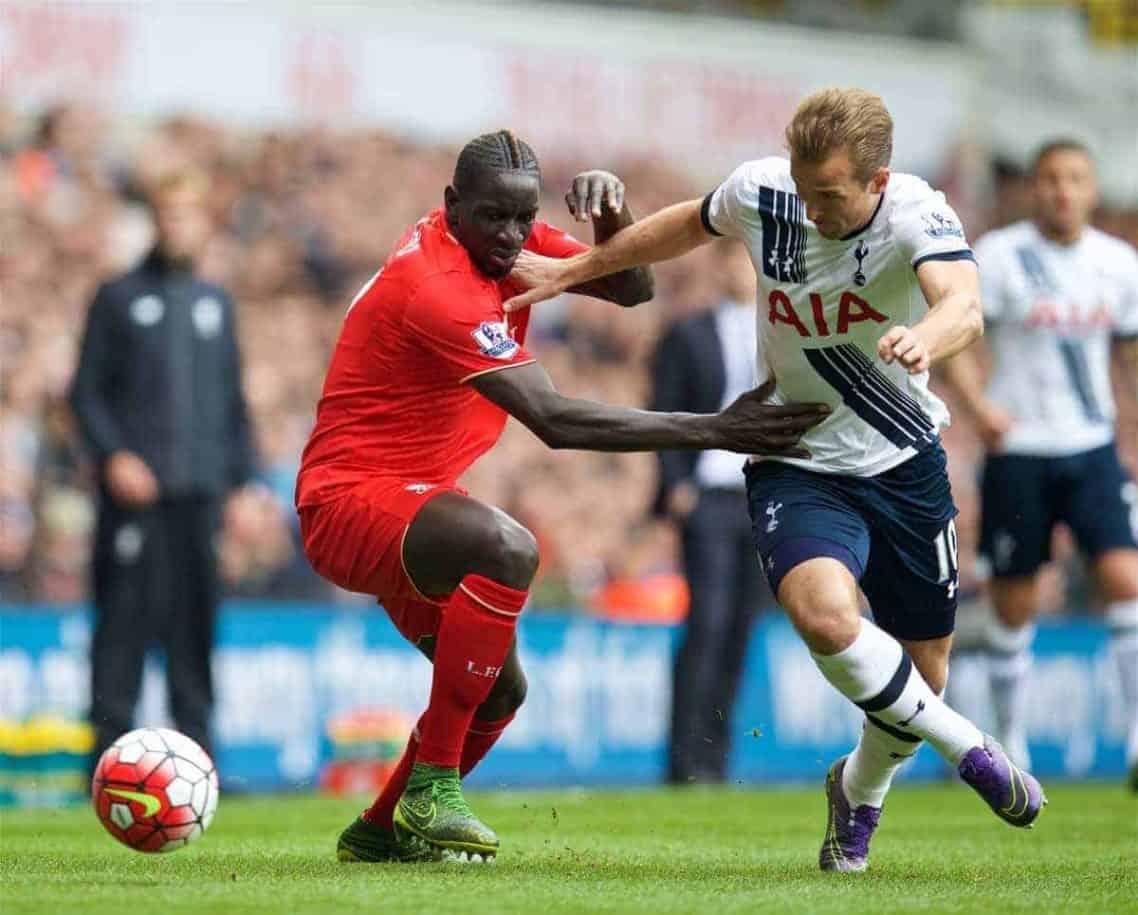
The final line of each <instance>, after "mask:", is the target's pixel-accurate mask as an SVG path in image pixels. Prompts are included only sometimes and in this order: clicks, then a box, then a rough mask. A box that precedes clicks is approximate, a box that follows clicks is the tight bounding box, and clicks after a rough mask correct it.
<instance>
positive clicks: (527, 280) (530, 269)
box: [502, 249, 576, 312]
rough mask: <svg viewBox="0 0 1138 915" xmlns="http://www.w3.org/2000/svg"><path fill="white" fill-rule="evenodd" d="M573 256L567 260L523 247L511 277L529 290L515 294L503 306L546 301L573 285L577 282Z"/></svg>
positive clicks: (506, 307)
mask: <svg viewBox="0 0 1138 915" xmlns="http://www.w3.org/2000/svg"><path fill="white" fill-rule="evenodd" d="M572 264H573V258H567V259H564V260H561V259H558V258H556V257H545V256H544V255H541V254H534V253H533V252H532V251H526V250H524V249H523V250H522V252H521V253H520V254H519V255H518V259H517V260H516V261H514V269H513V270H512V271H511V272H510V279H512V280H515V281H517V282H518V283H519V284H521V285H522V286H526V287H528V289H527V291H526V292H523V293H521V294H520V295H516V296H514V297H513V298H512V299H509V300H507V301H506V303H505V304H504V305H503V306H502V307H503V308H504V310H505V311H507V312H511V311H517V310H518V309H520V308H528V307H529V306H530V305H532V304H534V302H544V301H545V300H546V299H552V298H555V297H557V296H559V295H561V293H563V292H564V291H565V290H566V289H568V288H569V287H570V286H573V285H575V284H576V281H575V280H574V279H573V277H572V270H571V268H572Z"/></svg>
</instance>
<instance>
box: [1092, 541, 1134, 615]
mask: <svg viewBox="0 0 1138 915" xmlns="http://www.w3.org/2000/svg"><path fill="white" fill-rule="evenodd" d="M1095 577H1096V578H1097V579H1098V586H1099V591H1100V593H1101V596H1102V599H1103V600H1104V601H1105V602H1106V603H1108V604H1113V603H1117V602H1119V601H1132V600H1138V550H1131V549H1122V550H1109V551H1107V552H1106V553H1103V554H1102V556H1100V557H1099V558H1098V560H1097V561H1096V563H1095Z"/></svg>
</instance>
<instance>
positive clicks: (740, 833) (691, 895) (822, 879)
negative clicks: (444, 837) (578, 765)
mask: <svg viewBox="0 0 1138 915" xmlns="http://www.w3.org/2000/svg"><path fill="white" fill-rule="evenodd" d="M1049 793H1050V796H1051V805H1050V807H1049V808H1048V809H1047V811H1046V812H1045V813H1044V815H1043V817H1042V818H1041V820H1040V822H1039V825H1038V827H1037V828H1036V829H1034V830H1030V831H1025V830H1017V829H1013V828H1011V827H1009V826H1006V825H1004V824H1003V823H1001V822H999V821H997V820H996V818H995V817H994V816H993V815H992V814H991V813H990V812H989V811H988V810H987V808H985V807H983V806H982V805H981V803H980V801H979V800H978V799H977V798H976V797H975V796H973V795H972V793H971V792H970V791H968V790H967V789H965V788H963V787H961V786H957V785H943V786H932V787H910V786H901V787H899V788H898V789H896V790H895V791H894V793H893V796H892V797H891V798H890V801H889V804H888V807H887V809H886V812H885V816H884V817H883V819H882V825H881V828H880V829H879V830H878V834H877V838H876V840H875V843H874V849H873V858H872V863H871V865H870V870H869V872H868V873H866V874H861V875H837V874H822V873H820V872H819V871H818V870H817V865H816V860H817V854H818V846H819V843H820V840H821V837H822V831H823V826H824V820H825V809H824V802H823V799H822V793H821V790H820V789H817V790H786V791H782V790H743V789H736V790H713V789H690V790H681V791H676V790H661V789H653V790H644V791H622V792H605V791H595V792H594V791H589V792H584V791H573V790H564V791H548V792H530V791H526V792H521V791H518V792H508V791H501V792H494V793H472V794H471V797H470V800H471V802H472V805H473V806H474V809H475V810H476V811H478V812H479V813H480V814H481V815H482V816H483V817H484V818H485V819H486V820H487V822H489V823H491V824H492V825H493V826H495V827H496V828H497V830H498V832H499V833H500V835H501V836H502V837H503V848H502V854H501V856H500V858H499V861H498V863H497V864H495V865H493V866H489V867H487V866H482V867H479V866H475V865H470V866H462V865H456V864H429V865H361V864H354V865H345V864H339V863H337V861H336V860H335V857H334V855H333V848H334V845H335V840H336V835H337V833H338V832H339V830H340V829H341V828H342V827H343V826H344V825H346V824H347V822H348V821H349V820H350V819H351V818H352V817H353V816H354V815H355V814H356V813H357V812H358V810H359V809H360V806H361V805H360V804H359V803H358V802H353V801H350V800H342V799H328V798H321V797H315V796H279V797H261V798H238V797H229V798H227V797H225V796H223V797H222V800H221V806H220V809H219V810H218V814H217V818H216V819H215V820H214V823H213V826H212V828H211V829H210V832H209V833H208V834H207V835H206V836H205V837H204V838H203V839H202V840H201V841H200V842H199V843H198V844H196V845H194V846H191V847H190V848H188V849H185V850H182V851H179V852H177V853H175V854H172V855H156V856H147V855H141V854H137V853H135V852H132V851H129V850H128V849H125V848H122V847H121V846H119V845H117V844H116V843H115V842H114V841H113V840H112V839H111V838H110V837H109V836H107V835H106V834H105V833H104V832H103V830H102V827H101V826H99V824H98V823H97V822H96V821H95V818H94V815H93V814H92V813H91V811H90V810H88V809H87V808H79V809H68V810H61V811H52V810H40V811H4V812H0V911H2V912H3V913H4V915H19V913H28V912H34V913H52V915H54V913H63V912H75V913H79V915H101V913H116V915H121V913H130V915H144V913H159V915H172V913H180V912H193V913H225V915H244V913H250V915H252V913H256V915H263V913H266V912H273V913H275V912H303V913H348V912H368V913H384V915H390V913H403V912H407V913H450V912H455V913H462V915H473V913H479V915H481V913H486V915H490V913H527V915H528V913H538V915H554V913H560V912H581V913H608V912H611V913H621V915H624V913H636V912H651V913H653V915H659V913H678V912H699V913H705V912H706V913H713V915H720V913H728V912H749V913H750V912H779V913H783V912H785V913H800V912H801V913H812V915H813V913H829V912H834V913H842V915H852V913H865V912H868V913H872V915H883V913H894V912H896V913H909V912H912V913H933V912H977V913H979V912H985V913H987V912H999V913H1007V912H1031V913H1036V915H1041V913H1064V915H1071V913H1083V912H1085V913H1088V915H1089V913H1094V915H1104V913H1115V912H1136V913H1138V799H1136V798H1134V797H1133V796H1132V795H1128V794H1126V793H1125V792H1124V791H1123V789H1122V787H1121V786H1119V785H1069V786H1064V785H1057V786H1054V787H1053V788H1052V789H1051V790H1050V792H1049Z"/></svg>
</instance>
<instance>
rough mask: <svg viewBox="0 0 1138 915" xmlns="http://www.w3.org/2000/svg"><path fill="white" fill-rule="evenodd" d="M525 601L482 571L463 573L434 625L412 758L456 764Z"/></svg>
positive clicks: (508, 649) (430, 762) (428, 762)
mask: <svg viewBox="0 0 1138 915" xmlns="http://www.w3.org/2000/svg"><path fill="white" fill-rule="evenodd" d="M525 601H526V592H525V591H518V590H516V589H515V588H509V587H506V586H505V585H501V584H498V582H496V581H491V580H490V579H489V578H483V577H482V576H481V575H467V576H466V578H464V579H463V580H462V581H461V582H460V583H459V586H458V587H457V588H455V591H454V594H452V595H451V598H450V600H449V601H447V605H446V607H445V608H444V610H443V619H442V623H441V624H440V625H439V635H438V641H437V642H436V643H435V670H434V675H433V676H432V678H431V701H430V704H429V705H428V706H427V711H426V713H425V714H424V715H423V719H422V720H423V724H422V727H421V729H420V738H421V741H420V743H419V752H418V753H417V754H416V756H415V761H416V762H421V763H427V764H428V765H432V766H445V767H448V768H458V765H459V763H460V762H461V760H462V745H463V743H464V742H465V740H466V732H467V731H468V730H470V723H471V720H472V719H473V718H474V712H475V711H476V710H477V708H478V706H480V705H481V704H482V703H483V702H484V701H485V700H486V697H487V696H488V695H490V690H491V689H492V688H493V686H494V681H495V680H497V679H498V674H499V673H500V672H501V669H502V664H503V663H505V660H506V655H507V654H508V653H509V651H510V644H511V643H512V642H513V640H514V629H515V628H516V626H517V622H518V616H519V615H520V614H521V612H522V606H523V605H524V604H525Z"/></svg>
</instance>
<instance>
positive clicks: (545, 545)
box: [0, 105, 1138, 618]
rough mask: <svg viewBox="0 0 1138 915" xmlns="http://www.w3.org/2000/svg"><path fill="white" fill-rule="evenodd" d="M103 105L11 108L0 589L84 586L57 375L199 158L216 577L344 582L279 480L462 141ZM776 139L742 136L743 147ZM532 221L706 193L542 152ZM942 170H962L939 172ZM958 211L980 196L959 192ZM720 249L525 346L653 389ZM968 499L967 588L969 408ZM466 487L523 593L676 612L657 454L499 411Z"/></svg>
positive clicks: (41, 596)
mask: <svg viewBox="0 0 1138 915" xmlns="http://www.w3.org/2000/svg"><path fill="white" fill-rule="evenodd" d="M109 126H110V125H109V124H108V123H107V122H106V121H105V120H104V118H103V117H102V116H101V114H100V112H98V111H97V110H94V109H91V108H86V107H83V106H79V105H60V106H58V107H54V108H52V109H51V110H49V111H47V112H44V113H42V114H41V116H39V117H38V118H37V119H34V120H28V119H17V118H15V117H14V116H12V115H11V114H10V113H7V114H6V113H5V112H3V111H0V223H2V226H3V230H2V232H3V235H2V237H3V239H4V243H3V246H2V248H0V284H2V296H0V390H2V393H0V406H2V412H0V600H2V601H32V602H74V601H80V600H83V599H84V598H85V597H86V595H87V588H88V582H87V564H88V558H89V555H88V554H89V543H90V539H91V533H92V522H93V518H94V512H93V505H92V501H91V493H92V486H91V474H92V469H91V467H90V465H89V464H88V463H87V461H86V459H85V457H84V455H83V454H82V451H81V449H80V447H79V445H78V439H77V436H76V434H75V430H74V426H73V422H72V419H71V417H70V415H69V411H68V408H67V406H66V403H65V392H66V390H67V387H68V385H69V383H70V379H71V373H72V371H73V367H74V363H75V358H76V348H77V345H78V341H79V335H80V333H81V332H82V328H83V323H84V315H85V311H86V309H87V307H88V305H89V304H90V301H91V298H92V296H93V294H94V291H95V289H96V287H97V286H98V284H99V283H100V282H101V281H102V280H104V279H106V278H107V277H109V276H110V275H112V274H114V273H117V272H120V271H122V270H124V269H126V268H127V267H129V266H131V265H133V263H135V262H136V261H137V260H138V259H139V258H140V257H141V256H142V255H143V254H144V253H145V251H146V250H147V248H148V246H149V244H150V240H151V231H152V230H151V226H150V222H149V217H148V215H147V211H146V207H145V205H144V204H143V202H142V194H143V189H144V188H145V187H146V186H147V184H148V183H149V182H150V181H152V180H153V179H154V178H156V177H157V176H159V175H162V174H164V173H167V172H170V171H172V170H175V169H179V168H183V167H187V166H193V167H197V168H200V169H203V170H205V171H206V172H207V173H208V174H209V176H210V178H211V185H210V195H211V205H212V208H213V212H214V216H215V218H216V223H217V233H216V235H215V237H214V239H213V241H212V243H211V245H210V248H209V251H208V254H207V256H206V258H205V261H204V264H203V273H204V274H205V275H206V276H207V277H208V278H210V279H213V280H216V281H217V282H219V283H220V284H222V285H223V286H225V287H226V288H228V289H229V290H230V291H231V292H232V293H233V295H234V297H235V299H236V301H237V303H238V308H239V329H240V335H241V341H242V351H243V358H244V363H245V383H246V387H247V391H246V393H247V396H248V399H249V403H250V406H251V409H252V412H253V418H254V423H255V428H256V435H257V444H258V448H259V453H260V459H261V475H262V480H263V482H264V483H266V484H267V486H266V487H263V488H262V489H261V490H260V491H252V492H248V493H245V494H243V495H242V496H241V497H240V498H238V499H235V500H231V501H230V503H229V504H228V506H227V510H226V524H225V533H224V535H223V537H222V541H221V543H219V544H218V548H219V550H220V552H221V556H222V568H223V574H224V577H225V579H226V582H227V587H228V589H229V593H231V594H234V595H242V596H255V597H261V596H263V597H273V598H288V599H304V598H327V597H329V596H332V597H335V598H336V599H342V600H350V599H352V598H350V597H349V596H347V595H343V594H335V595H332V594H330V592H329V588H330V586H328V585H326V584H325V583H323V582H322V581H321V580H319V579H318V578H317V577H316V576H315V575H314V574H313V573H312V572H311V571H310V570H309V569H308V568H307V564H306V561H305V559H304V557H303V555H302V553H301V552H300V550H299V548H298V541H297V526H296V518H295V514H294V512H293V509H292V486H293V481H294V477H295V472H296V468H297V465H298V461H299V456H300V451H301V448H302V447H303V445H304V442H305V440H306V437H307V434H308V430H309V428H310V425H311V423H312V419H313V414H314V409H315V405H316V402H317V400H318V398H319V394H320V387H321V383H322V381H323V376H324V370H325V367H326V362H327V358H328V355H329V353H330V350H331V347H332V345H333V343H334V341H335V338H336V334H337V331H338V328H339V325H340V321H341V318H342V315H343V313H344V310H345V308H346V306H347V303H348V302H349V301H350V299H351V297H352V296H353V295H354V294H355V292H356V290H357V289H358V288H359V287H360V286H361V285H362V284H363V283H364V282H365V281H366V280H367V278H368V277H369V276H370V275H371V274H372V273H374V272H375V270H376V269H377V267H378V266H379V265H380V264H381V263H382V262H383V260H384V259H385V257H386V255H387V253H388V251H389V249H390V247H391V245H392V244H393V243H394V241H395V240H396V239H397V238H398V237H399V235H400V234H401V233H402V232H403V230H404V229H405V228H406V227H407V226H408V225H409V224H411V223H413V222H414V221H415V220H416V219H417V218H418V217H420V216H421V215H423V214H424V213H425V212H426V211H428V210H430V209H432V208H434V207H435V206H437V205H440V204H441V202H442V189H443V187H444V186H445V185H446V184H447V183H448V181H449V179H450V174H451V170H452V168H453V163H454V158H455V155H456V153H457V150H456V149H455V148H451V147H443V146H426V145H422V144H420V143H412V142H409V141H406V140H404V139H402V138H400V137H399V136H395V135H392V134H389V133H384V132H381V131H375V130H372V131H361V132H355V133H331V132H326V131H322V130H303V131H299V130H298V131H293V132H257V133H245V132H240V131H236V130H234V129H232V128H222V127H220V126H218V125H217V124H214V123H210V122H207V121H203V120H197V119H193V118H186V117H182V118H175V119H171V120H168V121H165V122H163V123H161V124H157V125H154V126H152V127H150V128H147V129H145V130H141V131H136V132H135V135H134V140H133V142H131V143H129V144H127V145H126V146H125V147H121V146H119V145H113V144H112V143H111V142H110V139H109V137H110V131H109ZM770 152H773V150H755V154H756V155H760V154H767V153H770ZM538 154H539V156H540V157H541V160H542V167H543V175H544V185H545V198H544V200H543V208H542V217H543V218H544V219H546V220H547V221H549V222H552V223H554V224H556V225H559V226H560V227H562V228H565V229H568V230H569V231H571V232H574V233H576V234H578V235H580V236H582V240H584V241H591V240H592V239H591V237H590V234H591V230H590V229H588V228H587V227H585V228H582V227H580V226H578V225H577V224H574V223H573V222H572V221H571V220H570V218H569V217H568V214H567V212H566V209H565V205H564V202H563V199H562V195H563V193H564V191H565V189H566V188H567V187H568V185H569V183H570V181H571V179H572V177H573V175H574V174H575V173H576V172H577V171H579V170H581V169H584V168H588V167H607V168H611V169H612V170H614V171H616V172H617V174H619V175H620V176H621V178H623V180H624V181H625V183H626V185H627V187H628V198H629V201H630V204H631V206H632V207H633V210H634V212H636V213H640V214H643V213H647V212H650V211H652V210H655V209H657V208H659V207H661V206H663V205H666V204H668V203H672V202H675V201H677V200H681V199H685V198H690V197H694V196H697V195H700V194H702V193H705V192H706V191H707V190H708V188H705V187H702V186H697V185H695V184H693V182H692V180H691V178H690V177H689V176H687V175H686V174H685V173H684V171H683V170H682V168H681V167H680V166H679V165H678V164H677V163H667V162H663V161H654V160H642V161H624V162H615V163H614V162H585V161H563V160H559V159H558V155H557V150H556V149H544V150H542V149H539V150H538ZM925 177H927V178H928V179H929V180H930V181H931V182H932V183H934V184H938V183H939V181H944V182H947V183H948V189H949V194H950V197H951V196H952V191H951V180H950V179H951V176H937V175H928V176H925ZM991 178H992V185H991V191H990V193H989V194H987V195H985V196H984V199H985V200H986V201H988V202H989V204H990V206H989V208H988V210H987V211H986V212H982V213H978V214H975V215H974V216H973V218H971V219H970V220H969V224H968V231H969V235H970V237H971V238H972V239H973V240H975V239H976V238H977V237H978V236H979V235H980V234H981V233H982V232H983V231H984V230H986V229H988V228H991V227H993V226H995V225H1000V224H1004V223H1006V222H1008V221H1011V220H1013V219H1017V218H1021V217H1022V216H1023V215H1025V209H1024V208H1025V206H1026V201H1025V195H1024V179H1023V176H1022V175H1021V174H1020V173H1019V172H1018V170H1017V169H1016V168H1015V167H1014V166H1013V165H1011V164H1009V163H1003V162H993V163H991ZM969 212H972V211H971V210H969ZM1098 222H1099V224H1100V225H1102V226H1103V227H1104V228H1106V229H1107V230H1108V231H1112V232H1114V233H1116V234H1119V235H1122V236H1124V237H1126V238H1127V239H1128V240H1129V241H1130V242H1131V243H1138V212H1134V211H1119V210H1115V211H1104V212H1103V213H1102V214H1101V216H1100V219H1099V220H1098ZM713 263H714V258H713V256H712V255H711V254H710V251H709V249H706V248H705V249H701V250H699V251H697V252H695V253H694V254H693V255H690V256H688V257H686V258H684V259H683V260H681V261H679V262H673V263H670V264H666V265H663V266H660V267H658V268H657V284H656V289H657V296H656V299H655V301H654V302H653V303H651V304H649V305H645V306H642V307H640V308H637V309H635V310H631V311H621V310H618V309H615V308H614V307H613V306H611V305H608V304H606V303H603V302H599V301H594V300H590V299H586V298H582V297H574V296H566V297H563V298H562V299H560V300H558V301H556V302H553V303H547V304H546V305H544V306H542V307H541V309H540V310H539V311H538V312H537V313H536V314H535V316H534V319H533V322H532V324H531V328H532V329H531V332H530V334H531V336H530V343H531V348H532V349H533V350H534V352H535V353H536V354H537V355H538V356H539V358H540V359H541V361H542V363H543V364H544V365H545V367H546V368H547V369H548V371H549V372H550V374H551V375H552V376H553V378H554V380H555V382H556V383H557V385H558V386H559V388H560V389H561V390H563V391H564V392H566V393H568V394H573V395H579V396H583V397H588V398H592V399H597V400H602V401H608V402H613V403H620V404H625V405H632V406H641V405H644V404H645V403H646V402H647V401H648V399H649V395H650V390H649V388H650V383H651V382H650V366H651V360H652V357H653V353H654V349H655V345H656V342H657V340H658V338H659V336H660V334H661V332H662V330H663V328H665V327H666V326H667V324H668V323H669V322H671V321H673V320H675V319H677V318H678V317H681V316H684V315H687V314H690V313H691V312H692V311H693V310H696V309H700V308H708V307H712V306H714V305H715V304H716V300H717V297H718V295H719V294H720V291H719V288H718V281H717V278H716V276H715V270H714V269H713V267H712V265H713ZM1121 424H1122V425H1121V435H1120V438H1121V441H1122V444H1123V453H1124V456H1125V458H1126V459H1127V460H1128V461H1129V463H1130V466H1131V468H1132V470H1138V447H1136V442H1138V425H1136V424H1138V414H1136V411H1135V410H1134V407H1133V405H1124V412H1123V417H1122V420H1121ZM945 438H946V445H947V448H948V451H949V454H950V457H951V462H952V473H953V477H954V486H955V489H956V495H957V502H958V504H959V506H960V509H961V519H960V520H959V522H958V528H959V530H960V546H961V570H962V576H963V578H962V585H963V586H964V588H965V590H973V591H975V590H976V588H977V585H978V583H977V578H976V573H975V570H974V564H973V557H974V553H975V550H974V544H975V539H976V534H975V527H976V512H977V506H976V500H975V483H974V480H975V477H976V474H977V471H978V462H979V459H980V453H979V446H978V442H977V441H976V439H975V436H974V435H973V434H972V432H971V430H969V429H968V428H967V427H966V425H965V424H964V423H963V422H957V424H956V425H954V426H953V427H952V428H950V429H949V430H947V432H946V436H945ZM464 485H466V486H467V487H468V488H469V489H470V490H471V491H472V492H473V493H474V494H475V495H476V496H478V497H480V498H483V499H485V500H487V501H489V502H491V503H493V504H496V505H498V506H500V507H502V508H503V509H505V510H506V511H508V512H510V513H511V514H513V515H514V516H515V517H517V518H518V519H519V520H520V521H522V522H523V523H524V524H526V525H527V526H529V527H530V529H531V530H533V531H534V533H535V534H536V535H537V537H538V539H539V542H540V545H541V555H542V565H541V569H540V572H539V578H538V581H537V583H536V585H535V590H534V603H535V605H536V607H538V608H541V607H555V608H558V609H566V608H573V607H578V608H588V609H590V610H592V611H594V612H600V613H605V614H609V615H636V614H640V615H645V614H646V615H649V616H651V615H653V614H656V615H658V616H660V617H661V618H664V617H668V618H675V616H676V615H678V614H679V613H682V609H683V603H684V589H683V584H682V581H680V580H679V578H678V575H677V574H676V568H677V564H678V563H677V556H676V539H675V532H674V530H673V526H672V525H671V524H670V523H669V522H668V521H667V520H666V519H661V518H654V517H652V515H651V513H650V506H651V504H652V501H653V496H654V494H655V487H656V461H655V458H654V456H653V455H651V454H633V455H616V454H614V455H605V454H592V453H579V452H560V453H554V452H551V451H549V450H547V449H546V448H545V446H544V445H542V444H541V443H540V442H539V441H538V440H537V439H536V438H534V437H533V436H531V435H530V434H529V433H528V432H527V431H526V430H525V429H524V428H521V427H519V426H518V425H517V424H516V423H513V422H511V424H510V426H509V427H508V429H507V432H506V434H505V436H504V437H503V439H502V441H501V442H500V443H499V445H498V446H497V447H496V448H495V449H494V450H493V451H492V452H491V453H490V454H489V455H487V456H486V457H485V458H484V459H483V460H482V461H480V462H479V463H478V464H477V465H476V466H475V467H474V468H473V469H472V471H471V473H470V474H469V476H468V477H467V478H466V479H465V481H464ZM1058 539H1059V543H1058V545H1057V546H1058V554H1059V556H1060V557H1065V559H1064V560H1063V561H1060V562H1059V563H1057V564H1056V566H1055V568H1054V569H1053V571H1052V578H1051V585H1050V588H1049V599H1048V600H1049V605H1050V608H1051V610H1052V611H1056V610H1061V609H1062V608H1063V607H1064V606H1066V605H1067V604H1074V605H1080V604H1085V602H1086V599H1087V595H1085V594H1083V593H1081V591H1080V588H1081V587H1082V585H1081V580H1080V576H1079V574H1078V569H1077V567H1076V566H1075V565H1073V561H1072V560H1070V559H1069V556H1070V550H1069V548H1067V546H1066V545H1065V543H1064V536H1063V533H1062V532H1060V533H1059V535H1058Z"/></svg>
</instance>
